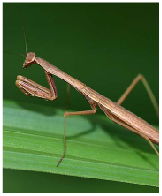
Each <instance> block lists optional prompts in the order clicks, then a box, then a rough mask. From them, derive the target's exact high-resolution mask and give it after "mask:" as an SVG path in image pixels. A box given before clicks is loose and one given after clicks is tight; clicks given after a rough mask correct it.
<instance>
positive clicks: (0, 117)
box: [0, 0, 162, 196]
mask: <svg viewBox="0 0 162 196" xmlns="http://www.w3.org/2000/svg"><path fill="white" fill-rule="evenodd" d="M6 2H8V3H9V2H11V3H14V2H18V3H25V2H29V3H30V2H31V3H32V2H33V3H34V2H36V3H39V2H41V3H47V2H56V3H61V2H62V3H88V2H89V3H93V2H94V3H106V2H108V3H111V2H112V3H120V2H121V3H143V2H147V3H149V2H150V3H153V2H155V3H159V1H155V0H147V1H146V0H143V1H141V0H136V1H128V0H125V1H122V0H117V1H116V0H113V1H112V0H111V1H109V0H102V1H96V0H89V1H87V0H80V1H72V0H71V1H68V0H59V1H53V0H48V1H46V2H45V1H42V0H40V1H32V0H27V1H20V0H17V1H14V2H13V1H11V0H6V1H2V2H1V3H0V6H1V9H0V11H1V16H2V17H1V19H0V22H1V27H3V3H6ZM161 12H162V9H160V4H159V21H160V22H161V19H162V18H161V15H162V14H160V13H161ZM160 27H161V25H160V26H159V36H160V33H162V31H161V28H160ZM2 32H3V29H2V28H1V30H0V35H1V36H0V41H1V43H3V33H2ZM159 44H160V46H161V39H159ZM2 47H3V45H2V44H1V46H0V51H1V52H0V59H1V72H0V76H1V88H0V89H1V91H0V97H1V100H0V101H1V102H0V109H1V110H0V111H1V114H0V125H1V130H3V128H2V122H3V92H2V90H3V83H2V79H3V65H2V63H3V61H2V59H3V54H2V51H3V49H2ZM161 55H162V54H161V51H160V52H159V57H160V56H161ZM160 64H161V61H160V58H159V69H160V70H159V71H160V74H159V76H160V82H159V85H160V86H161V81H162V79H161V69H162V68H161V67H160ZM159 90H160V89H159ZM159 98H161V90H160V91H159ZM159 108H160V111H161V104H160V107H159ZM160 113H161V112H160ZM160 116H161V115H160ZM160 127H161V120H160ZM160 137H161V134H160ZM2 138H3V135H2V131H1V141H2ZM160 141H161V139H160ZM1 147H2V142H1ZM160 149H161V145H160ZM0 155H1V156H0V167H1V171H2V168H3V147H2V148H1V152H0ZM161 164H162V161H161V156H160V165H161ZM2 174H3V173H2ZM2 174H0V194H1V195H17V193H2V191H3V175H2ZM160 177H161V170H160ZM160 182H161V180H160ZM160 193H161V188H160ZM20 194H21V196H24V195H25V196H26V195H33V193H20ZM48 194H50V195H58V194H59V195H60V194H61V195H64V194H63V193H58V194H56V193H48ZM74 194H75V195H81V193H74ZM83 194H84V195H85V196H87V195H90V194H93V195H94V194H95V195H100V194H101V193H90V194H87V193H83ZM103 194H104V195H105V194H106V195H107V194H108V195H110V196H111V195H126V193H103ZM127 194H129V195H148V193H143V194H142V193H127ZM34 195H47V193H34ZM66 195H71V193H66ZM152 195H160V194H159V193H152Z"/></svg>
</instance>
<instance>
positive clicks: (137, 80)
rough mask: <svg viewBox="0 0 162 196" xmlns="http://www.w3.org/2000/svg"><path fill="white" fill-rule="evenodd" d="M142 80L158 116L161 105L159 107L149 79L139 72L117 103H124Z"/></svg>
mask: <svg viewBox="0 0 162 196" xmlns="http://www.w3.org/2000/svg"><path fill="white" fill-rule="evenodd" d="M139 81H141V82H142V83H143V85H144V87H145V89H146V91H147V94H148V96H149V98H150V101H151V103H152V104H153V107H154V109H155V111H156V114H157V116H159V107H158V103H157V100H156V97H155V95H154V94H153V92H152V90H151V88H150V85H149V83H148V81H147V80H146V78H145V77H144V76H143V75H142V74H138V75H137V76H136V77H135V78H134V80H133V81H132V83H131V84H130V85H129V86H128V88H127V89H126V90H125V92H124V93H123V94H122V96H121V97H120V98H119V99H118V101H117V103H118V104H119V105H120V104H122V103H123V102H124V101H125V99H126V98H127V96H128V95H129V94H130V92H131V91H132V90H133V89H134V87H135V86H136V85H137V83H138V82H139Z"/></svg>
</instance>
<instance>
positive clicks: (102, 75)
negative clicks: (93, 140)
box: [3, 3, 159, 192]
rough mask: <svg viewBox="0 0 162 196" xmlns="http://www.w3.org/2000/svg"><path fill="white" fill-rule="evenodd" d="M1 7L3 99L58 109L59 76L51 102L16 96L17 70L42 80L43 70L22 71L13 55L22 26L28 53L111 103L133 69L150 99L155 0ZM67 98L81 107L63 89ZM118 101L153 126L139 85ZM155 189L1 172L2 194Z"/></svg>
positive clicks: (19, 49)
mask: <svg viewBox="0 0 162 196" xmlns="http://www.w3.org/2000/svg"><path fill="white" fill-rule="evenodd" d="M3 12H4V23H3V25H4V28H3V29H4V31H3V35H4V99H9V100H14V101H24V104H27V102H33V103H36V104H47V105H49V106H50V107H51V110H52V108H63V109H64V108H65V107H66V102H67V101H66V100H67V99H68V98H67V93H66V84H65V83H64V81H61V80H60V79H57V78H56V79H55V80H56V84H57V88H58V93H59V99H58V100H57V101H56V102H46V101H44V100H40V99H38V98H35V97H27V96H24V95H23V94H22V93H21V92H20V91H19V89H17V88H16V87H15V79H16V76H17V75H24V76H26V77H28V78H31V79H33V80H35V81H36V82H38V83H40V84H42V85H47V84H46V81H45V78H44V73H43V71H42V69H41V68H40V67H38V66H37V65H33V66H32V67H31V68H29V69H26V70H23V69H22V64H23V62H24V57H22V56H20V55H19V54H20V53H21V54H24V55H25V42H24V37H23V36H24V35H23V29H25V32H26V35H27V43H28V51H34V52H36V55H37V56H40V57H42V58H44V59H46V60H47V61H49V62H50V63H53V64H54V65H56V66H58V67H59V68H60V69H62V70H63V71H65V72H67V73H69V74H70V75H72V76H74V77H75V78H77V79H79V80H81V81H82V82H84V83H86V84H87V85H88V86H90V87H92V88H93V89H95V90H96V91H97V92H99V93H101V94H103V95H105V96H107V97H109V98H110V99H112V100H113V101H117V99H118V98H119V97H120V95H121V94H122V93H123V91H124V90H125V88H126V87H127V86H128V85H129V83H130V82H131V81H132V79H133V78H134V77H135V76H136V75H137V74H138V73H142V74H143V75H144V76H145V77H146V78H147V80H148V81H149V83H150V86H151V88H152V89H153V92H154V93H155V96H156V97H157V99H158V88H159V86H158V82H159V66H158V63H159V62H158V58H159V57H158V42H159V40H158V36H159V35H158V32H159V29H158V28H159V27H158V23H159V21H158V20H159V19H158V16H159V5H158V3H95V4H94V3H91V4H90V3H87V4H84V3H82V4H80V3H76V4H72V3H68V4H65V3H60V4H58V3H53V4H47V3H46V4H43V3H42V4H31V3H28V4H26V3H23V4H19V3H5V4H4V9H3ZM70 99H71V104H70V105H68V107H69V109H73V110H76V111H77V110H84V109H88V108H89V106H88V104H87V103H86V101H85V100H84V98H83V97H82V96H81V95H80V94H78V92H76V91H75V90H74V89H71V98H70ZM123 105H124V106H125V107H126V108H127V109H129V110H131V111H133V112H134V113H135V114H137V115H138V116H140V117H142V118H144V119H145V120H147V121H148V122H150V123H151V124H157V119H156V115H155V112H154V110H153V107H152V105H151V104H150V101H149V98H148V97H147V94H146V92H145V90H144V88H143V86H142V85H141V84H139V85H138V86H137V87H136V88H135V89H134V91H133V92H132V94H131V95H130V96H129V97H128V99H127V100H126V102H125V103H124V104H123ZM99 112H100V111H99ZM123 134H124V133H123ZM31 181H32V183H31ZM69 182H70V183H69ZM42 183H43V186H42V185H41V187H40V184H42ZM83 185H84V186H83ZM116 187H118V189H117V188H116ZM157 191H158V189H157V188H153V187H148V186H137V185H130V184H126V183H118V182H111V181H103V180H95V179H80V178H75V177H68V176H59V175H53V174H43V173H38V172H29V171H13V170H5V171H4V192H157Z"/></svg>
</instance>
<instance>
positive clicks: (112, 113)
mask: <svg viewBox="0 0 162 196" xmlns="http://www.w3.org/2000/svg"><path fill="white" fill-rule="evenodd" d="M31 64H38V65H40V66H41V67H42V68H43V69H44V72H45V76H46V78H47V81H48V83H49V86H50V89H48V88H46V87H43V86H41V85H39V84H37V83H35V82H34V81H32V80H30V79H27V78H26V77H23V76H17V80H16V86H17V87H19V88H20V90H21V91H22V92H23V93H24V94H26V95H32V96H37V97H40V98H43V99H47V100H51V101H52V100H55V99H56V98H57V88H56V85H55V82H54V79H53V78H52V75H55V76H57V77H59V78H60V79H63V80H65V82H67V83H68V84H70V85H71V86H73V87H74V88H75V89H76V90H77V91H79V92H80V93H81V94H82V95H84V96H85V98H86V99H87V101H88V103H89V104H90V107H91V110H84V111H76V112H65V113H64V117H67V116H72V115H90V114H95V113H96V107H97V106H98V107H99V108H100V109H101V110H103V112H104V113H105V115H106V116H107V117H109V118H110V119H111V120H112V121H114V122H115V123H117V124H119V125H121V126H123V127H125V128H127V129H129V130H130V131H132V132H135V133H136V134H138V135H140V136H141V137H142V138H144V139H146V140H147V141H148V142H149V144H150V145H151V147H152V148H153V149H154V150H155V152H156V154H157V155H158V151H157V150H156V148H155V146H154V144H153V143H157V144H158V143H159V132H158V131H157V130H156V129H155V128H154V127H153V126H151V125H150V124H149V123H147V122H146V121H144V120H143V119H141V118H139V117H137V116H136V115H135V114H133V113H132V112H130V111H128V110H126V109H125V108H123V107H122V106H120V105H121V103H123V101H124V100H125V99H126V97H127V96H128V94H129V93H130V92H131V91H132V89H133V88H134V87H135V85H136V84H137V83H138V82H139V81H140V80H141V81H142V83H143V84H144V86H145V88H146V90H147V92H148V95H149V97H150V100H151V102H152V103H153V106H154V108H155V110H156V112H157V114H158V105H157V102H156V99H155V96H154V95H153V93H152V91H151V89H150V87H149V85H148V82H147V81H146V79H145V78H144V76H143V75H141V74H139V75H138V76H137V77H136V78H135V79H134V80H133V82H132V83H131V85H130V86H129V87H128V88H127V89H126V91H125V92H124V94H123V95H122V96H121V97H120V98H119V99H118V101H117V102H112V101H111V100H110V99H108V98H106V97H104V96H103V95H100V94H99V93H97V92H96V91H94V90H93V89H91V88H89V87H87V86H86V85H85V84H84V83H82V82H80V81H79V80H77V79H75V78H73V77H72V76H70V75H68V74H67V73H65V72H63V71H61V70H60V69H58V68H57V67H56V66H54V65H52V64H50V63H48V62H47V61H45V60H44V59H42V58H40V57H36V56H35V53H34V52H28V53H27V56H26V60H25V62H24V64H23V67H24V68H27V67H28V66H30V65H31ZM65 135H66V134H65V128H64V152H63V155H62V156H61V158H60V160H59V161H58V164H57V166H58V165H59V164H60V163H61V162H62V160H63V159H64V157H65V155H66V138H65Z"/></svg>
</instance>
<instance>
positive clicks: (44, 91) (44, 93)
mask: <svg viewBox="0 0 162 196" xmlns="http://www.w3.org/2000/svg"><path fill="white" fill-rule="evenodd" d="M45 75H46V79H47V82H48V83H49V86H50V89H48V88H46V87H43V86H41V85H39V84H37V83H36V82H34V81H32V80H30V79H28V78H26V77H24V76H17V80H16V86H17V87H18V88H19V89H20V90H21V91H22V92H23V93H24V94H26V95H32V96H36V97H40V98H42V99H47V100H51V101H52V100H54V99H56V98H57V89H56V85H55V83H54V80H53V78H52V76H51V74H49V73H48V72H46V71H45Z"/></svg>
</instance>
